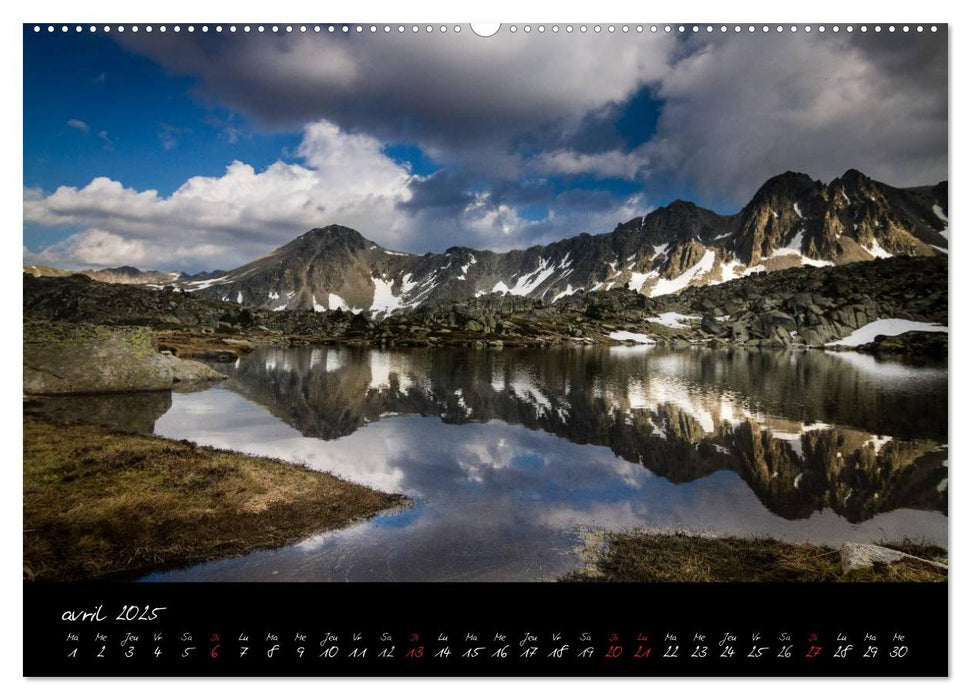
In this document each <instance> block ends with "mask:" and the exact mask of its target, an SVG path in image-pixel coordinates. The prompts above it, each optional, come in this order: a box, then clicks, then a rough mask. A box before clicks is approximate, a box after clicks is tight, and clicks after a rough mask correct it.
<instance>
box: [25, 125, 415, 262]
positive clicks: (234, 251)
mask: <svg viewBox="0 0 971 700" xmlns="http://www.w3.org/2000/svg"><path fill="white" fill-rule="evenodd" d="M298 154H299V156H300V157H301V158H302V160H303V164H292V163H284V162H280V161H278V162H276V163H274V164H272V165H270V166H269V167H267V168H266V169H265V170H263V171H261V172H257V171H255V170H254V168H253V167H252V166H250V165H247V164H245V163H241V162H238V161H236V162H233V163H231V164H230V165H229V166H228V167H227V168H226V172H225V173H224V174H223V175H221V176H219V177H201V176H199V177H193V178H190V179H189V180H187V181H186V182H185V183H184V184H183V185H182V186H181V187H179V189H178V190H176V191H175V192H173V193H172V194H171V195H170V196H168V197H163V196H160V195H159V193H158V192H157V191H156V190H144V191H137V190H135V189H132V188H127V187H125V186H124V185H123V184H122V183H120V182H118V181H115V180H111V179H109V178H106V177H98V178H95V179H94V180H92V181H91V182H90V183H89V184H88V185H86V186H85V187H82V188H76V187H59V188H58V189H57V190H56V191H54V192H53V193H51V194H49V195H45V194H44V193H42V192H40V191H38V190H37V189H27V190H25V192H24V205H23V207H24V221H25V222H26V223H33V224H41V225H44V226H51V227H57V226H69V227H75V228H80V229H82V231H81V232H79V233H76V234H74V235H72V236H70V237H69V238H67V239H66V240H64V241H62V242H60V243H58V244H55V245H53V246H49V247H47V248H44V249H42V250H40V251H36V252H34V253H31V254H29V256H28V257H29V258H31V259H33V260H36V261H38V262H46V263H48V264H62V265H65V266H70V267H76V266H84V265H102V264H115V263H118V262H128V263H136V262H151V263H153V264H157V265H168V266H178V267H198V266H203V267H205V266H209V265H212V264H219V265H222V266H226V265H236V264H239V263H241V262H244V261H246V260H249V259H251V258H253V257H256V256H259V255H263V254H265V253H266V252H268V250H270V249H272V248H274V247H277V246H279V245H282V244H284V243H286V242H288V241H289V240H290V239H292V238H294V237H295V236H296V235H298V234H299V233H302V232H303V231H305V230H307V229H309V228H313V227H314V226H322V225H326V224H330V223H341V224H345V225H348V226H352V227H355V228H359V229H362V230H366V231H374V232H375V234H380V237H381V238H382V239H383V240H384V241H386V242H388V243H394V242H396V239H397V238H398V237H400V236H401V235H402V234H403V233H405V232H406V227H407V224H408V221H407V220H406V219H403V218H402V217H400V216H399V215H397V213H396V210H395V207H396V205H397V204H398V203H400V202H405V201H407V200H408V199H409V197H410V189H409V184H410V182H411V181H412V178H413V176H412V175H411V174H410V173H409V172H408V170H407V169H406V168H404V167H403V166H401V165H398V164H396V163H395V162H394V161H392V160H391V159H389V158H388V157H386V156H385V155H384V154H383V153H382V152H381V144H380V143H379V142H378V141H377V140H375V139H373V138H371V137H369V136H364V135H359V134H347V133H344V132H342V131H341V130H339V129H338V128H337V127H335V126H334V125H333V124H329V123H327V122H317V123H314V124H310V125H308V126H307V127H306V129H305V130H304V138H303V141H302V143H301V145H300V148H299V151H298Z"/></svg>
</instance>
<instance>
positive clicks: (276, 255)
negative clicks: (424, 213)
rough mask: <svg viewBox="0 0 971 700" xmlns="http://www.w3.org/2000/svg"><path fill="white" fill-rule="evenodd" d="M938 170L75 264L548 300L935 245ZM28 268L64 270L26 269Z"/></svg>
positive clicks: (344, 301) (798, 180)
mask: <svg viewBox="0 0 971 700" xmlns="http://www.w3.org/2000/svg"><path fill="white" fill-rule="evenodd" d="M947 194H948V193H947V183H946V182H942V183H939V184H938V185H935V186H928V187H913V188H895V187H891V186H889V185H886V184H883V183H880V182H877V181H875V180H872V179H870V178H868V177H866V176H865V175H863V174H862V173H860V172H858V171H855V170H850V171H847V172H846V173H845V174H844V175H843V176H842V177H839V178H837V179H835V180H833V181H832V182H830V183H823V182H819V181H815V180H813V179H812V178H810V177H809V176H808V175H804V174H800V173H792V172H789V173H784V174H782V175H778V176H776V177H773V178H772V179H770V180H768V181H767V182H766V183H765V184H764V185H763V186H762V187H761V188H760V189H759V190H758V192H756V193H755V195H754V196H753V198H752V200H751V201H750V202H749V203H748V204H747V205H746V206H745V207H744V208H743V209H742V210H741V211H740V212H738V213H736V214H733V215H721V214H717V213H715V212H713V211H710V210H707V209H704V208H702V207H699V206H696V205H695V204H692V203H690V202H684V201H676V202H673V203H671V204H669V205H668V206H665V207H661V208H659V209H656V210H654V211H652V212H650V213H648V214H646V215H645V216H640V217H637V218H635V219H632V220H631V221H628V222H626V223H621V224H618V225H617V227H616V228H615V230H614V231H612V232H610V233H605V234H600V235H590V234H586V233H583V234H581V235H578V236H575V237H573V238H567V239H564V240H560V241H556V242H554V243H550V244H548V245H537V246H533V247H531V248H528V249H526V250H513V251H509V252H506V253H495V252H492V251H488V250H473V249H470V248H462V247H453V248H450V249H448V250H446V251H445V252H443V253H426V254H424V255H419V254H413V253H410V252H402V251H395V250H389V249H386V248H383V247H382V246H380V245H378V244H377V243H374V242H373V241H370V240H368V239H367V238H365V237H364V236H363V235H362V234H361V233H359V232H358V231H355V230H353V229H350V228H346V227H343V226H336V225H335V226H327V227H324V228H317V229H313V230H311V231H308V232H306V233H304V234H303V235H302V236H300V237H299V238H297V239H295V240H293V241H292V242H290V243H288V244H287V245H285V246H283V247H281V248H279V249H277V250H274V251H272V252H268V254H267V255H265V256H263V257H261V258H259V259H257V260H253V261H251V262H249V263H246V264H245V265H242V266H240V267H238V268H235V269H233V270H230V271H228V272H222V271H218V272H212V273H199V274H196V275H192V276H189V275H185V274H184V273H177V272H173V273H160V272H141V271H139V270H136V269H134V268H113V269H108V270H101V271H85V272H84V274H85V275H87V276H89V277H91V278H93V279H97V280H100V281H108V282H125V283H140V284H146V285H148V286H152V287H155V288H156V289H161V288H163V287H164V286H165V285H166V284H173V285H175V286H176V287H177V288H181V289H185V290H187V291H189V292H192V293H193V294H196V295H198V296H201V297H205V298H207V299H211V300H216V301H224V302H235V303H238V304H240V305H244V306H247V307H250V308H254V309H265V310H277V311H282V310H308V311H334V310H338V309H340V310H344V311H350V312H360V311H366V312H368V313H369V314H370V315H371V316H373V317H375V318H383V317H386V316H389V315H394V314H403V313H406V312H408V311H413V310H415V309H421V308H426V307H431V306H439V305H442V304H448V303H456V302H462V301H465V300H466V299H470V298H476V297H480V296H483V295H488V294H492V293H502V294H509V295H512V296H519V297H524V298H528V299H536V300H540V301H543V302H546V303H552V302H555V301H557V300H560V299H564V298H569V297H570V296H571V295H576V294H578V293H580V292H599V291H609V290H612V289H616V288H622V287H626V288H628V289H630V290H632V291H634V292H638V293H640V294H642V295H644V296H646V297H661V296H664V295H667V294H672V293H677V292H680V291H682V290H686V289H692V288H695V287H704V286H707V285H714V284H721V283H724V282H729V281H731V280H735V279H739V278H742V277H745V276H748V275H753V274H759V273H763V272H776V271H779V270H784V269H788V268H792V267H800V266H809V267H829V266H833V265H843V264H847V263H854V262H861V261H868V260H877V259H881V258H888V257H895V256H907V257H914V256H928V257H935V256H937V257H941V256H945V255H946V253H947V248H948V231H947V226H948V222H947V211H948V203H947ZM25 272H28V273H30V274H35V275H37V274H52V275H53V274H57V275H63V274H67V273H66V272H65V271H58V270H51V269H47V270H45V269H43V268H40V267H38V266H30V267H29V269H28V268H25Z"/></svg>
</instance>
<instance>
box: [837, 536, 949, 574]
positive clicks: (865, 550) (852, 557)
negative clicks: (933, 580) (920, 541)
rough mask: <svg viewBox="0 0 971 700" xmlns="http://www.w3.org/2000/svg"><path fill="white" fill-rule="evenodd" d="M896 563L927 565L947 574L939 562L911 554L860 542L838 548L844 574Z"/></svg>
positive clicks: (943, 565) (945, 567)
mask: <svg viewBox="0 0 971 700" xmlns="http://www.w3.org/2000/svg"><path fill="white" fill-rule="evenodd" d="M898 561H912V562H920V563H922V564H927V565H930V566H933V567H936V568H939V569H941V570H942V571H943V572H947V566H946V565H945V564H941V563H940V562H936V561H931V560H930V559H922V558H921V557H915V556H913V555H911V554H905V553H904V552H898V551H897V550H896V549H890V548H889V547H881V546H880V545H876V544H867V543H862V542H847V543H846V544H844V545H843V546H842V547H841V548H840V565H841V567H842V569H843V573H844V574H848V573H850V572H851V571H855V570H857V569H869V568H872V567H873V565H874V564H893V563H894V562H898Z"/></svg>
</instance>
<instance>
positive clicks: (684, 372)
mask: <svg viewBox="0 0 971 700" xmlns="http://www.w3.org/2000/svg"><path fill="white" fill-rule="evenodd" d="M850 357H852V358H853V360H856V358H857V357H859V356H850V355H847V354H841V353H819V352H807V353H789V352H746V351H739V350H728V351H711V350H689V351H664V350H655V349H651V350H645V351H643V352H620V353H617V352H609V351H603V350H599V349H587V350H576V351H510V350H506V351H501V352H494V351H456V350H447V351H440V350H428V351H402V352H394V351H373V350H372V351H367V350H354V349H348V348H302V349H296V350H273V349H266V350H262V351H260V352H259V353H256V354H254V355H251V356H250V357H248V358H246V359H244V360H242V361H240V363H238V366H235V367H233V366H230V367H227V368H224V371H226V372H227V373H229V374H230V379H229V381H228V383H227V386H228V387H229V388H231V389H232V390H233V391H236V392H238V393H239V394H241V395H243V396H245V397H246V398H248V399H250V400H251V401H254V402H255V403H257V404H259V405H261V406H263V407H265V408H266V409H267V410H268V411H269V412H270V413H272V414H273V415H274V416H276V417H278V418H279V419H281V420H283V421H284V422H286V423H288V424H290V425H292V426H293V427H295V428H296V429H297V430H299V431H300V432H301V434H303V435H305V436H308V437H319V438H323V439H325V440H331V439H336V438H339V437H341V436H345V435H350V434H351V433H353V432H354V431H355V430H358V429H359V428H360V427H361V426H363V425H366V424H367V423H369V422H374V421H379V420H382V419H383V418H386V417H388V416H391V415H409V414H417V415H422V416H438V417H439V418H440V419H441V420H442V421H443V422H445V423H451V424H466V423H472V422H486V421H492V420H501V421H503V422H505V423H509V424H514V425H522V426H525V427H527V428H529V429H531V430H544V431H546V432H549V433H552V434H554V435H557V436H560V437H562V438H565V439H567V440H570V441H571V442H574V443H578V444H591V445H602V446H606V447H609V448H610V449H611V450H612V451H613V452H614V454H616V455H618V456H620V457H622V458H624V459H625V460H627V461H629V462H634V463H638V464H641V465H643V466H644V467H646V468H647V469H649V470H651V472H653V473H655V474H657V475H659V476H663V477H664V478H666V479H668V480H670V481H672V482H674V483H684V482H689V481H693V480H695V479H699V478H702V477H705V476H708V475H710V474H712V473H714V472H717V471H721V470H731V471H734V472H736V473H738V474H739V475H740V476H741V477H742V478H743V479H744V480H745V482H746V483H747V484H748V485H749V486H750V487H751V488H752V490H753V491H754V492H755V493H756V495H757V496H758V498H759V500H761V501H762V502H763V503H764V504H765V505H766V507H768V508H769V509H770V510H772V511H773V512H774V513H777V514H778V515H781V516H782V517H785V518H805V517H808V516H809V515H810V514H811V513H813V512H815V511H818V510H820V509H823V508H829V509H832V510H833V511H834V512H836V513H838V514H840V515H841V516H843V517H845V518H846V519H848V520H849V521H850V522H860V521H863V520H866V519H868V518H871V517H873V516H874V515H875V514H877V513H880V512H887V511H891V510H895V509H898V508H920V509H928V510H938V511H941V512H944V511H945V509H946V503H947V493H946V485H945V484H946V482H945V481H944V480H945V477H946V474H947V470H946V466H945V459H946V448H945V446H943V445H942V442H943V439H944V436H945V434H946V426H947V417H946V416H947V413H946V411H947V393H946V392H947V375H946V371H945V370H943V369H942V368H927V367H921V368H908V367H906V366H904V365H900V364H883V365H881V364H879V363H876V362H875V361H873V360H872V358H866V359H867V360H871V362H872V364H870V363H863V364H862V365H861V363H859V362H858V361H847V359H846V358H850ZM881 368H883V369H881Z"/></svg>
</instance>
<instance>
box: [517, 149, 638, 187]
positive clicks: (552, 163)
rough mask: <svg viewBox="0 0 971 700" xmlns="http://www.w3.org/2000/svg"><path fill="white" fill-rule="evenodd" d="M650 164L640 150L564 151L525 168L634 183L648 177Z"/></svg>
mask: <svg viewBox="0 0 971 700" xmlns="http://www.w3.org/2000/svg"><path fill="white" fill-rule="evenodd" d="M647 164H648V161H647V156H646V155H645V154H644V153H642V152H640V151H639V150H635V151H632V152H629V153H625V152H624V151H620V150H612V151H604V152H602V153H577V152H576V151H571V150H565V149H564V150H558V151H553V152H550V153H540V154H539V155H536V156H534V157H532V158H530V159H529V160H528V161H527V164H526V167H527V168H530V169H532V170H535V171H536V172H540V173H544V174H562V175H578V174H591V175H596V176H598V177H617V178H623V179H627V180H634V179H637V178H639V177H642V176H643V175H645V174H646V173H645V170H646V168H647Z"/></svg>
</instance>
